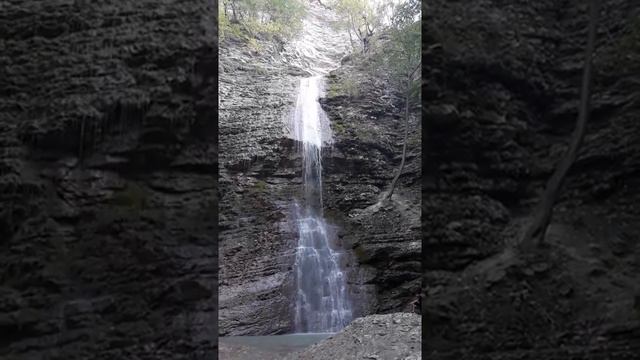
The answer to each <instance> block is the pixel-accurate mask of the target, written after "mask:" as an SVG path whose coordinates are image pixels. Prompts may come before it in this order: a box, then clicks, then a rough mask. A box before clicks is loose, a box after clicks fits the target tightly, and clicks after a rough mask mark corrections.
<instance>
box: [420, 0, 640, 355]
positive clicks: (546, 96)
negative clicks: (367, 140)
mask: <svg viewBox="0 0 640 360" xmlns="http://www.w3.org/2000/svg"><path fill="white" fill-rule="evenodd" d="M425 6H426V8H425V9H424V13H425V14H426V16H427V19H426V20H427V21H425V22H424V24H423V26H424V36H425V38H424V41H425V43H424V45H423V51H424V54H423V56H424V60H425V68H424V69H423V77H424V79H425V85H424V87H423V96H424V99H425V100H426V102H425V105H424V106H425V109H424V113H423V114H424V118H425V121H426V124H427V126H428V129H427V134H428V138H427V139H425V153H426V154H427V158H426V159H425V160H426V166H427V168H425V171H424V172H425V186H424V189H423V194H424V201H425V202H424V207H423V216H424V227H423V231H424V233H423V234H424V246H425V248H424V250H425V251H424V256H425V258H424V260H423V265H424V266H425V269H426V274H425V275H426V279H425V284H426V287H425V294H424V300H423V301H424V306H423V311H424V313H425V315H426V323H425V326H426V343H425V346H426V349H427V351H426V354H427V356H428V357H429V358H432V359H449V358H451V359H454V358H460V357H463V358H467V359H472V358H473V359H475V358H478V359H480V358H483V359H484V358H496V359H497V358H500V359H515V358H518V359H525V358H526V359H539V358H545V359H551V358H576V359H583V358H585V357H586V356H588V355H587V354H590V356H592V357H590V358H598V359H600V358H602V359H604V358H609V357H612V358H633V356H634V355H633V354H634V353H637V351H638V346H639V344H640V338H639V336H640V317H639V316H640V315H639V314H638V312H637V306H638V295H639V294H640V288H639V287H638V284H639V283H640V272H639V271H638V270H639V269H640V263H639V262H638V259H639V258H640V257H639V256H638V254H640V248H639V247H638V242H637V241H635V239H637V237H638V235H639V234H640V227H639V226H640V221H639V220H640V213H639V212H638V207H637V206H636V205H635V203H636V202H637V196H638V195H637V193H636V192H635V191H634V188H635V186H634V184H637V183H638V181H639V177H638V174H639V173H638V169H640V162H639V160H640V157H639V155H640V147H639V146H640V143H639V142H638V141H636V140H635V139H636V138H637V136H638V134H640V128H639V124H638V122H637V121H634V120H633V119H637V118H638V115H639V114H640V106H639V104H640V103H639V100H640V98H639V96H640V86H639V84H640V83H639V80H640V79H639V78H638V73H637V71H633V70H632V69H633V66H634V65H633V64H634V63H636V61H637V59H638V53H628V51H629V50H628V49H623V48H621V47H620V46H619V45H620V43H621V42H622V40H623V39H624V37H625V36H628V33H629V27H628V25H629V24H630V23H631V22H632V20H633V19H634V18H636V17H637V16H638V14H639V13H638V11H639V9H638V6H637V4H635V3H634V2H633V1H606V2H603V5H602V7H601V21H600V23H599V25H598V43H597V51H596V53H595V55H594V70H595V74H594V94H593V104H592V113H591V114H592V115H591V119H590V120H589V125H588V131H587V136H586V138H585V142H584V145H583V148H582V149H581V151H580V154H579V158H578V160H577V162H576V164H575V165H574V166H573V167H572V169H571V172H570V174H569V177H568V179H567V181H566V183H565V186H564V188H563V191H562V195H561V197H560V199H559V201H558V203H557V205H556V208H555V209H556V210H555V213H554V218H553V221H552V224H551V226H550V228H549V231H548V233H547V243H546V246H545V247H544V248H542V249H540V250H539V251H537V252H533V253H530V254H518V253H517V252H513V251H511V250H509V249H511V247H512V245H513V244H514V241H515V240H516V239H517V237H518V234H519V231H520V230H521V229H522V227H523V224H525V223H526V221H527V220H528V218H527V216H528V215H529V214H530V212H531V210H532V208H533V205H535V203H536V202H537V199H538V197H539V195H540V193H541V191H542V189H543V187H544V183H545V181H546V179H548V178H549V176H550V174H551V172H552V171H553V167H554V166H555V164H556V162H557V160H558V159H559V158H560V156H561V155H562V153H563V151H564V149H566V146H567V143H568V138H569V136H570V135H571V132H572V129H573V128H574V125H575V121H576V118H577V111H578V99H579V95H578V91H579V87H580V79H581V74H582V65H583V62H584V56H585V55H584V48H585V46H586V29H587V22H588V15H587V3H586V2H580V1H560V2H558V1H536V2H524V1H516V2H510V3H508V4H507V3H504V2H501V1H480V2H478V1H473V2H471V1H461V2H448V1H439V0H433V1H429V2H426V4H425ZM630 60H631V61H630ZM634 304H635V305H634ZM634 306H635V307H634Z"/></svg>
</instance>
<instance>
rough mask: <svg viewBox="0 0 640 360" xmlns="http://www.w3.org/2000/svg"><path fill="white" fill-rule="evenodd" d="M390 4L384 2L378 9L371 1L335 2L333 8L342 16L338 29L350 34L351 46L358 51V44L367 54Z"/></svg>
mask: <svg viewBox="0 0 640 360" xmlns="http://www.w3.org/2000/svg"><path fill="white" fill-rule="evenodd" d="M388 4H389V2H385V1H383V2H382V3H381V5H380V6H378V7H377V8H376V7H374V5H373V3H372V1H370V0H334V1H333V3H332V7H334V8H335V10H336V13H337V14H339V15H340V21H339V22H338V23H337V24H336V25H337V26H336V27H337V28H340V29H343V30H346V31H347V32H348V33H349V39H350V41H351V46H352V47H353V49H354V50H355V49H356V43H358V44H359V46H361V48H362V52H363V53H364V52H367V51H368V49H369V43H370V41H371V37H372V36H373V34H374V33H375V32H376V30H377V29H378V28H379V27H380V26H381V25H382V21H383V17H384V16H383V14H384V9H386V8H388V6H389V5H388Z"/></svg>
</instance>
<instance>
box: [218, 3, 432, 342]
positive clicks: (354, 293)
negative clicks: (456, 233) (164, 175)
mask: <svg viewBox="0 0 640 360" xmlns="http://www.w3.org/2000/svg"><path fill="white" fill-rule="evenodd" d="M311 6H312V9H314V10H312V16H314V17H317V18H318V19H320V20H313V21H309V22H308V23H305V24H306V25H305V26H308V27H312V28H313V27H318V28H328V26H327V25H328V24H327V23H320V22H318V21H325V22H328V21H330V19H331V18H330V17H329V16H328V15H326V13H325V11H326V10H322V9H320V8H319V7H314V6H316V5H314V4H312V5H311ZM325 16H326V17H328V19H329V20H327V18H325ZM327 39H329V40H327ZM263 40H264V39H263ZM332 41H334V42H335V41H337V40H336V38H335V37H327V38H324V37H318V38H317V39H316V40H315V43H318V42H319V43H321V44H322V43H323V42H326V43H325V44H323V45H322V49H323V50H324V51H320V52H321V53H322V55H323V57H325V58H329V59H333V60H332V61H334V62H335V63H338V62H339V59H340V56H342V55H344V54H345V53H344V52H340V51H332V50H333V47H334V46H335V44H333V45H332V44H330V43H331V42H332ZM290 45H291V44H286V43H284V44H283V43H277V42H273V41H266V40H264V41H262V42H260V47H261V49H260V51H255V50H252V49H251V48H249V47H247V46H246V45H243V44H242V43H240V42H236V41H234V40H233V39H230V40H229V41H228V42H226V43H224V44H222V46H221V48H220V99H221V100H220V165H221V166H220V187H221V199H220V245H219V246H220V250H219V252H220V257H221V261H220V299H219V300H220V316H219V321H220V334H221V335H266V334H280V333H288V332H291V331H292V329H293V310H294V309H293V305H294V303H295V302H294V300H293V299H294V298H293V296H294V290H295V289H294V284H293V281H294V274H293V272H292V269H293V263H294V260H295V249H296V246H297V229H296V227H295V223H294V222H293V219H292V218H291V214H292V212H291V210H292V209H291V205H292V202H293V200H294V199H295V198H296V197H297V198H301V197H302V196H301V195H302V194H301V191H302V179H301V171H302V159H301V158H300V154H299V151H298V149H297V146H296V143H295V141H294V140H292V139H291V134H290V129H289V128H288V126H289V119H290V115H291V113H290V112H291V111H292V110H293V108H294V105H295V103H294V102H295V98H296V97H295V96H296V91H297V85H298V81H299V80H300V78H302V77H306V76H309V75H310V74H309V73H307V72H306V70H305V67H306V66H308V64H309V63H310V62H313V61H316V60H314V59H309V58H306V57H305V56H304V53H313V51H305V50H308V49H307V48H305V47H304V46H305V45H307V44H305V43H304V42H302V44H300V42H294V43H293V45H294V46H293V50H292V47H291V46H290ZM331 45H332V46H331ZM298 46H302V48H299V47H298ZM296 49H298V50H300V51H295V50H296ZM325 61H326V60H325ZM345 72H348V73H349V74H353V73H359V74H360V75H359V76H361V77H362V81H363V83H362V87H363V91H362V94H363V96H362V97H358V98H356V99H351V98H349V97H348V96H345V95H346V94H344V93H342V92H341V91H339V90H337V89H340V88H343V86H342V85H341V82H342V80H341V78H343V77H344V76H343V75H344V73H345ZM365 75H366V74H364V71H363V70H362V69H360V70H358V69H357V67H353V66H350V65H348V64H343V66H341V67H340V68H339V69H338V70H336V71H334V72H331V73H330V74H329V75H328V76H327V77H326V84H325V85H326V94H325V95H324V96H323V99H321V104H322V106H323V108H324V110H325V111H326V112H327V115H328V116H329V119H330V121H331V127H332V132H333V143H332V144H331V145H330V146H328V147H327V148H324V149H323V186H324V193H323V201H324V208H325V214H324V215H325V217H326V219H327V220H328V222H329V223H330V224H331V225H333V227H332V228H333V230H334V231H335V232H336V236H337V238H338V241H339V242H340V243H341V244H342V246H343V248H344V249H345V250H347V252H348V254H347V255H348V258H349V260H348V261H347V269H346V270H347V274H348V286H349V288H350V295H351V297H352V300H353V303H354V305H355V308H354V316H355V317H358V316H362V315H366V314H372V313H387V312H396V311H402V310H406V311H411V310H412V306H411V305H410V303H411V302H412V301H415V300H416V299H417V295H418V294H419V292H420V248H421V247H420V240H419V239H420V235H419V224H420V223H419V216H420V215H419V201H420V199H419V188H420V182H419V181H418V179H419V178H420V165H419V164H420V146H419V142H420V141H419V133H420V131H419V129H420V127H419V120H418V117H417V116H416V117H414V119H413V121H412V125H411V126H412V129H415V131H416V132H415V134H417V135H418V137H417V138H415V137H414V138H413V140H412V141H413V142H412V144H413V146H412V147H411V148H410V156H409V160H408V164H407V165H406V167H405V175H404V176H403V177H402V178H401V181H400V184H399V185H398V186H399V187H398V189H397V197H396V198H395V199H396V200H394V201H393V202H392V203H391V204H388V206H386V207H385V208H383V209H373V208H371V206H372V205H375V204H376V203H377V202H378V197H379V195H380V194H381V192H382V191H384V190H386V187H387V186H388V185H389V183H390V182H391V180H392V178H393V176H394V175H395V171H396V168H397V166H398V165H399V163H400V158H399V155H400V154H401V146H402V138H401V134H402V131H401V130H402V128H401V127H400V125H401V124H402V122H401V121H400V119H399V116H398V114H397V112H398V111H397V110H393V111H389V109H390V108H386V107H385V106H383V105H382V104H376V103H374V100H375V97H376V96H378V95H379V94H380V93H381V92H382V88H384V84H383V83H374V80H375V79H373V78H366V76H365Z"/></svg>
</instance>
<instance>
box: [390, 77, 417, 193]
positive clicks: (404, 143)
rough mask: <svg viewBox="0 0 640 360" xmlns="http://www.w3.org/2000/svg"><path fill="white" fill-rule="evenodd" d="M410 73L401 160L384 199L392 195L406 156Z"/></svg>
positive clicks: (409, 84)
mask: <svg viewBox="0 0 640 360" xmlns="http://www.w3.org/2000/svg"><path fill="white" fill-rule="evenodd" d="M411 75H412V74H408V75H407V94H406V97H405V100H404V142H403V144H402V161H400V168H399V169H398V173H397V174H396V176H395V177H394V178H393V181H392V182H391V185H390V186H389V191H388V192H387V196H385V200H387V199H390V198H391V195H393V190H394V189H395V187H396V183H397V182H398V179H399V178H400V174H402V169H404V162H405V159H406V158H407V138H408V134H409V97H410V96H411Z"/></svg>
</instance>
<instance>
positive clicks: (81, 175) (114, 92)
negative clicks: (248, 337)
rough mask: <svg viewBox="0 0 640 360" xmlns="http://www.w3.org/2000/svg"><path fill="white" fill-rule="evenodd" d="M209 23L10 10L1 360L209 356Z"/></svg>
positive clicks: (33, 4) (157, 9)
mask: <svg viewBox="0 0 640 360" xmlns="http://www.w3.org/2000/svg"><path fill="white" fill-rule="evenodd" d="M215 11H216V10H215V9H213V8H211V4H210V3H209V2H207V1H187V2H181V3H180V4H175V3H173V2H167V1H157V0H156V1H131V2H109V1H107V2H104V1H102V2H99V3H96V2H89V1H47V2H40V1H26V2H25V1H6V2H4V3H3V6H2V7H1V9H0V47H1V48H2V49H3V51H2V53H3V56H1V57H0V89H2V91H3V96H2V99H1V100H0V247H1V248H2V250H0V274H1V275H0V293H1V294H2V295H1V296H0V298H1V299H2V300H1V301H0V319H1V320H0V339H2V340H0V357H7V358H11V359H32V358H39V357H42V356H46V355H50V356H54V357H59V358H67V359H75V358H86V357H91V358H96V359H115V358H123V357H125V358H126V357H138V356H143V357H144V356H147V357H152V358H175V359H179V358H194V356H195V358H201V359H204V358H210V357H211V353H212V352H215V348H214V342H213V339H214V338H215V335H216V333H217V329H216V325H215V324H216V318H217V314H216V283H215V281H216V279H215V271H216V267H217V265H216V261H217V255H216V249H215V245H214V244H215V242H214V240H213V236H214V234H215V227H216V225H215V220H214V219H215V217H216V213H215V208H216V207H215V203H216V200H215V199H216V192H215V186H216V181H217V180H216V178H217V177H216V167H217V159H216V151H217V149H216V147H215V139H216V137H215V136H216V135H215V134H214V131H213V129H214V126H213V125H214V124H213V120H214V115H213V114H214V112H215V105H216V91H215V86H214V85H215V81H216V79H215V66H216V62H217V59H216V58H217V53H216V51H215V43H214V42H213V39H214V36H213V35H214V33H213V26H214V24H215V18H214V17H213V14H215ZM45 354H46V355H45Z"/></svg>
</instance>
